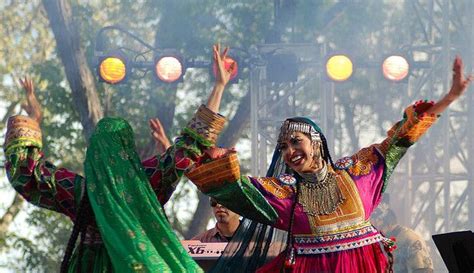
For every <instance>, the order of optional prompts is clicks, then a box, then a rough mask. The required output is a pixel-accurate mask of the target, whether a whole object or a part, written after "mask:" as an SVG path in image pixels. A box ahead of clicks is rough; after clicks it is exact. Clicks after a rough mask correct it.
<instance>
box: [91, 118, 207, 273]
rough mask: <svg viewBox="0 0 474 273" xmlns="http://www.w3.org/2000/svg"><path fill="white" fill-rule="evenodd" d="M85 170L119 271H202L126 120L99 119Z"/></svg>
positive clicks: (98, 219)
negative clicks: (177, 232)
mask: <svg viewBox="0 0 474 273" xmlns="http://www.w3.org/2000/svg"><path fill="white" fill-rule="evenodd" d="M84 169H85V174H86V181H87V193H88V197H89V200H90V204H91V207H92V209H93V211H94V215H95V220H96V222H97V226H98V228H99V230H100V233H101V235H102V239H103V241H104V244H105V247H106V249H107V253H108V255H109V257H110V260H111V261H112V265H113V268H114V271H116V272H202V270H201V269H200V267H199V266H198V265H197V264H196V263H195V262H194V261H193V260H192V258H191V257H190V256H189V255H188V254H187V252H186V250H185V249H184V247H183V246H182V245H181V243H180V242H179V240H178V238H177V237H176V235H175V234H174V233H173V231H172V228H171V226H170V224H169V223H168V221H167V220H166V217H165V214H164V212H163V209H162V207H161V205H160V203H159V202H158V199H157V198H156V196H155V194H154V192H153V190H152V188H151V186H150V183H149V181H148V179H147V177H146V175H145V172H144V170H143V167H142V165H141V163H140V160H139V157H138V155H137V153H136V151H135V142H134V138H133V130H132V128H131V127H130V125H129V124H128V123H127V122H126V121H125V120H123V119H121V118H104V119H102V120H101V121H99V123H98V124H97V127H96V130H95V132H94V133H93V135H92V137H91V138H90V143H89V148H88V150H87V154H86V160H85V163H84Z"/></svg>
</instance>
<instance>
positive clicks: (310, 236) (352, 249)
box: [186, 101, 436, 273]
mask: <svg viewBox="0 0 474 273" xmlns="http://www.w3.org/2000/svg"><path fill="white" fill-rule="evenodd" d="M431 105H432V104H431V103H427V102H423V101H420V102H417V103H416V104H414V105H412V106H410V107H408V108H407V109H406V110H405V115H404V117H403V119H402V120H401V121H399V122H398V123H396V124H395V125H394V126H393V127H392V128H391V129H390V130H389V131H388V134H387V138H385V139H384V140H383V141H382V142H381V143H380V144H374V145H371V146H369V147H367V148H363V149H362V150H360V151H359V152H357V153H356V154H354V155H352V156H349V157H344V158H342V159H340V160H338V161H337V162H336V163H335V168H334V169H333V168H331V167H328V172H330V173H332V174H334V175H335V177H336V180H337V185H338V187H339V189H340V190H341V192H342V194H343V196H344V198H345V199H344V201H343V202H342V203H341V204H339V205H338V206H337V208H336V210H335V211H333V212H332V213H330V214H327V215H318V214H314V213H308V210H307V208H305V207H304V206H303V205H302V204H301V202H297V203H296V206H295V211H294V217H293V228H292V229H293V230H292V234H293V238H292V245H293V247H294V250H295V263H296V264H295V267H294V269H293V271H292V272H339V273H342V272H351V273H370V272H385V269H386V267H387V263H388V262H387V258H386V257H385V254H384V252H383V251H382V247H381V243H380V242H381V241H382V240H384V238H383V236H382V235H381V234H380V233H379V232H378V231H377V230H376V229H375V228H374V227H373V226H372V225H371V223H370V221H369V217H370V215H371V213H372V212H373V210H374V209H375V207H376V206H377V205H378V204H379V202H380V199H381V195H382V192H383V191H384V189H385V187H386V186H387V182H388V179H389V177H390V175H391V173H392V172H393V170H394V168H395V166H396V165H397V163H398V162H399V160H400V158H401V157H402V156H403V155H404V154H405V152H406V150H407V149H408V147H409V146H411V145H412V144H414V143H415V142H416V141H417V140H418V139H419V137H420V136H421V135H423V133H425V132H426V131H427V130H428V128H429V127H430V126H431V125H432V124H433V123H434V122H435V121H436V117H434V116H428V115H425V114H424V111H425V110H426V109H428V108H429V107H430V106H431ZM239 170H240V169H239V167H238V161H237V159H236V156H235V154H231V155H230V156H227V157H224V158H219V159H215V160H214V161H213V162H211V163H206V164H203V165H201V166H199V167H198V168H195V169H194V170H192V171H191V172H190V173H188V174H186V175H187V176H188V178H190V180H192V181H193V182H194V183H195V184H196V185H197V186H198V188H199V189H200V190H202V191H203V192H204V193H206V194H207V195H209V196H211V197H213V198H215V199H216V200H218V202H219V203H221V204H223V205H224V206H226V207H227V208H229V209H231V210H232V211H234V212H236V213H238V214H240V215H242V216H244V217H246V218H249V219H252V220H256V221H259V222H261V223H266V224H270V225H272V226H273V227H275V228H278V229H282V230H288V229H289V223H290V217H291V211H292V206H293V204H294V202H295V186H293V185H292V183H291V181H292V180H295V179H296V178H295V177H293V176H290V175H283V176H280V177H249V176H241V175H240V171H239ZM229 173H232V175H230V174H229ZM285 256H286V253H285V252H283V253H281V254H280V255H279V256H277V257H276V258H275V259H274V260H272V261H270V262H269V263H267V264H265V265H264V266H263V267H261V268H260V269H259V270H258V271H257V272H280V270H281V269H282V268H283V263H284V260H285Z"/></svg>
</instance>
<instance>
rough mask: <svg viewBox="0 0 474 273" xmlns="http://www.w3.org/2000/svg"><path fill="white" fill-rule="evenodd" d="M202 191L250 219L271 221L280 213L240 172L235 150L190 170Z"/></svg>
mask: <svg viewBox="0 0 474 273" xmlns="http://www.w3.org/2000/svg"><path fill="white" fill-rule="evenodd" d="M186 176H187V177H188V178H189V180H191V181H192V182H193V183H194V184H195V185H196V186H197V187H198V189H199V190H201V191H202V192H203V193H205V194H207V195H209V196H211V197H213V198H215V199H216V200H217V201H218V202H219V203H220V204H222V205H223V206H225V207H227V208H228V209H230V210H232V211H234V212H235V213H238V214H240V215H242V216H244V217H246V218H249V219H252V220H256V221H259V222H261V223H265V224H271V223H273V222H274V221H275V219H276V216H277V215H276V212H275V210H274V209H273V208H272V206H271V205H270V204H269V203H268V202H267V200H266V199H265V197H264V196H263V195H262V193H261V192H260V191H259V190H258V189H257V188H256V187H255V186H254V185H253V183H252V182H251V178H249V177H246V176H241V175H240V167H239V161H238V158H237V155H236V154H235V153H232V154H230V155H229V156H226V157H223V158H219V159H215V160H212V161H210V162H206V163H204V164H202V165H200V166H198V167H196V168H194V169H192V170H190V171H189V172H187V173H186Z"/></svg>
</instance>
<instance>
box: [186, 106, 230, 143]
mask: <svg viewBox="0 0 474 273" xmlns="http://www.w3.org/2000/svg"><path fill="white" fill-rule="evenodd" d="M225 121H226V119H225V118H224V117H223V116H222V115H219V114H217V113H214V112H213V111H211V110H209V108H207V107H206V106H204V105H201V107H199V109H198V111H197V112H196V114H195V115H194V117H193V118H192V119H191V121H190V122H189V123H188V125H187V126H186V128H184V133H186V134H189V135H191V136H192V137H193V138H195V139H196V140H197V141H199V142H200V143H201V144H202V145H204V146H214V145H215V144H216V140H217V137H218V136H219V134H220V132H221V131H222V129H223V128H224V124H225Z"/></svg>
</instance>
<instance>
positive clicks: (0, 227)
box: [0, 193, 25, 238]
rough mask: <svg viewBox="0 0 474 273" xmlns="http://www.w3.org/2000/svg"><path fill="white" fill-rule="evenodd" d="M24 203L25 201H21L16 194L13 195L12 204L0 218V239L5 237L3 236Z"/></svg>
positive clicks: (21, 198)
mask: <svg viewBox="0 0 474 273" xmlns="http://www.w3.org/2000/svg"><path fill="white" fill-rule="evenodd" d="M24 202H25V200H24V199H23V197H21V196H20V195H19V194H18V193H15V198H14V199H13V202H12V203H11V205H10V206H9V207H8V209H7V211H6V212H5V213H4V214H3V216H2V218H0V238H4V237H5V234H6V233H7V231H8V227H9V226H10V224H11V223H12V222H13V220H14V219H15V217H16V216H17V215H18V213H19V212H20V210H21V208H22V207H23V203H24Z"/></svg>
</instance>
